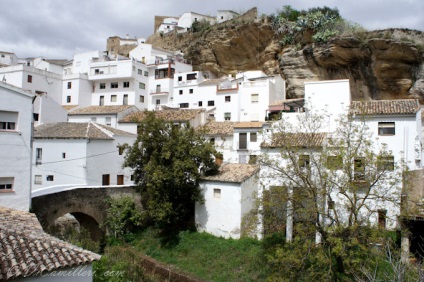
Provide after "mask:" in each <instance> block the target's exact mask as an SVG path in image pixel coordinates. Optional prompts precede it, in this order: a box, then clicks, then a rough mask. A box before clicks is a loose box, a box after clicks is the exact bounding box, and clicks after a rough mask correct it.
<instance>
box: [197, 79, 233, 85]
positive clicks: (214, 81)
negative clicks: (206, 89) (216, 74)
mask: <svg viewBox="0 0 424 282" xmlns="http://www.w3.org/2000/svg"><path fill="white" fill-rule="evenodd" d="M224 80H226V79H225V78H214V79H207V80H204V81H202V82H200V83H199V86H206V85H218V84H220V83H221V82H222V81H224Z"/></svg>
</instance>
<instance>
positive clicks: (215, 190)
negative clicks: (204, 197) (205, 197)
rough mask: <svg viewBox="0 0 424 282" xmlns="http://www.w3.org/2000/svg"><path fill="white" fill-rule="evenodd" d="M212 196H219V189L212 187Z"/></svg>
mask: <svg viewBox="0 0 424 282" xmlns="http://www.w3.org/2000/svg"><path fill="white" fill-rule="evenodd" d="M213 197H214V198H221V189H217V188H214V189H213Z"/></svg>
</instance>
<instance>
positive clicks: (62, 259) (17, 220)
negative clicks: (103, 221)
mask: <svg viewBox="0 0 424 282" xmlns="http://www.w3.org/2000/svg"><path fill="white" fill-rule="evenodd" d="M99 259H100V256H99V255H98V254H95V253H93V252H90V251H87V250H84V249H81V248H79V247H77V246H74V245H72V244H70V243H67V242H64V241H62V240H59V239H57V238H55V237H53V236H50V235H49V234H47V233H45V232H44V231H43V228H42V227H41V225H40V223H39V222H38V220H37V217H36V216H35V214H31V213H28V212H23V211H17V210H13V209H9V208H4V207H0V280H1V281H6V280H9V279H15V278H19V277H26V276H33V275H39V274H41V273H43V272H47V271H53V270H57V269H61V268H66V267H72V266H76V265H81V264H87V263H91V262H92V261H95V260H99Z"/></svg>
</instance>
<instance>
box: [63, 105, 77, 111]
mask: <svg viewBox="0 0 424 282" xmlns="http://www.w3.org/2000/svg"><path fill="white" fill-rule="evenodd" d="M76 107H78V106H76V105H67V106H62V108H64V109H65V110H66V111H68V112H69V111H71V110H72V109H75V108H76Z"/></svg>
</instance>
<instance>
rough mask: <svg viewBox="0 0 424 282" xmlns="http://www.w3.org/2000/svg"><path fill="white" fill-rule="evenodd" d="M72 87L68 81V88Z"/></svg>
mask: <svg viewBox="0 0 424 282" xmlns="http://www.w3.org/2000/svg"><path fill="white" fill-rule="evenodd" d="M71 88H72V82H70V81H69V82H68V89H71Z"/></svg>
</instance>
